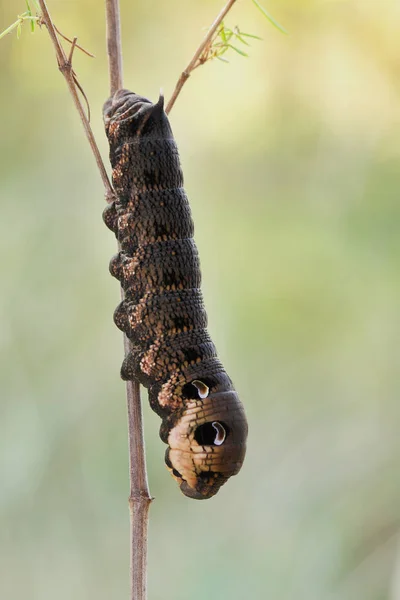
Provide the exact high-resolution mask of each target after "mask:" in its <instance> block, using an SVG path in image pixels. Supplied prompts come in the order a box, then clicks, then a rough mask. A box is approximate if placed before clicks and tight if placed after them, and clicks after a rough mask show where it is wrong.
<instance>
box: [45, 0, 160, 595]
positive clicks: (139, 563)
mask: <svg viewBox="0 0 400 600" xmlns="http://www.w3.org/2000/svg"><path fill="white" fill-rule="evenodd" d="M39 4H40V8H41V10H42V22H43V23H44V24H45V25H46V27H47V30H48V32H49V35H50V38H51V41H52V42H53V45H54V48H55V51H56V55H57V62H58V66H59V69H60V71H61V73H62V74H63V75H64V77H65V80H66V82H67V84H68V88H69V91H70V93H71V96H72V98H73V101H74V104H75V107H76V108H77V110H78V112H79V115H80V118H81V121H82V123H83V126H84V128H85V132H86V137H87V139H88V141H89V144H90V147H91V149H92V151H93V154H94V156H95V159H96V162H97V165H98V167H99V170H100V174H101V178H102V181H103V184H104V189H105V195H106V199H107V201H109V202H111V201H112V200H113V198H115V194H114V190H113V188H112V186H111V183H110V180H109V178H108V175H107V172H106V169H105V166H104V163H103V161H102V158H101V156H100V152H99V149H98V147H97V144H96V141H95V138H94V135H93V132H92V129H91V127H90V123H89V119H88V117H87V116H86V114H85V111H84V109H83V106H82V103H81V101H80V99H79V96H78V93H77V87H78V88H79V90H80V91H81V92H82V93H83V95H84V97H85V99H86V96H85V94H84V92H83V90H82V88H81V86H80V85H79V83H78V81H77V78H76V75H75V73H74V71H73V69H72V65H71V60H72V56H73V52H74V49H75V47H79V48H80V46H78V45H77V43H76V41H77V40H76V38H74V39H73V40H72V41H71V40H68V38H65V36H64V35H63V34H61V33H60V32H59V31H58V30H57V29H56V28H55V26H54V23H53V21H52V19H51V17H50V14H49V11H48V8H47V5H46V0H39ZM106 9H107V49H108V56H109V69H110V90H111V94H113V93H114V92H115V91H117V90H118V89H120V88H121V87H122V49H121V32H120V18H119V0H106ZM57 33H59V35H60V36H61V37H63V38H65V39H67V41H69V42H70V43H71V44H72V47H71V50H70V53H69V57H68V58H67V56H66V54H65V52H64V49H63V47H62V46H61V44H60V41H59V39H58V36H57ZM81 49H82V50H83V48H81ZM122 295H123V292H122ZM124 347H125V354H127V353H128V352H129V349H130V343H129V340H128V339H127V338H126V336H124ZM126 391H127V404H128V434H129V473H130V494H129V509H130V515H131V544H130V547H131V568H130V571H131V600H145V599H146V586H147V529H148V512H149V506H150V503H151V500H152V498H151V496H150V492H149V487H148V482H147V472H146V463H145V447H144V436H143V421H142V409H141V402H140V390H139V385H138V384H137V383H136V382H133V381H128V382H127V385H126Z"/></svg>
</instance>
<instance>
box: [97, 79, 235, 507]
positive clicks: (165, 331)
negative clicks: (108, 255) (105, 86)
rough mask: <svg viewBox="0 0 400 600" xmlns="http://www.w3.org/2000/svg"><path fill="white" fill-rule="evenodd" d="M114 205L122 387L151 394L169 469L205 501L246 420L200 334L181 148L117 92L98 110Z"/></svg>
mask: <svg viewBox="0 0 400 600" xmlns="http://www.w3.org/2000/svg"><path fill="white" fill-rule="evenodd" d="M103 114H104V123H105V128H106V134H107V138H108V141H109V144H110V160H111V165H112V168H113V172H112V177H113V185H114V189H115V192H116V194H117V200H116V201H115V202H113V203H112V204H110V205H109V206H107V208H106V209H105V211H104V215H103V216H104V221H105V223H106V225H107V226H108V227H109V228H110V229H111V230H112V231H113V232H114V233H115V235H116V237H117V239H118V241H119V244H120V252H119V253H118V254H117V255H116V256H114V258H113V259H112V260H111V263H110V271H111V274H112V275H113V276H114V277H116V278H117V279H118V280H119V281H120V282H121V285H122V287H123V289H124V292H125V297H124V300H123V301H122V302H121V304H120V305H119V306H118V307H117V309H116V311H115V313H114V321H115V324H116V325H117V327H119V329H121V330H122V331H124V332H125V334H126V335H127V337H128V338H129V339H130V343H131V352H130V353H129V354H128V356H127V357H126V358H125V361H124V363H123V365H122V369H121V376H122V378H123V379H125V380H138V381H139V382H140V383H141V384H143V385H144V386H146V387H147V388H148V389H149V399H150V404H151V407H152V409H153V410H154V411H155V412H156V413H158V414H159V415H160V416H161V417H162V424H161V429H160V437H161V439H162V440H163V441H164V442H165V443H166V444H168V449H167V451H166V455H165V461H166V464H167V467H168V469H169V470H170V471H171V473H172V475H173V477H174V478H175V479H176V480H177V481H178V483H179V484H180V488H181V490H182V492H183V493H184V494H185V495H186V496H189V497H190V498H196V499H203V498H210V497H211V496H213V495H214V494H216V493H217V491H218V490H219V488H220V487H221V485H222V484H223V483H225V481H226V480H227V479H228V478H229V477H231V476H232V475H236V473H238V471H239V469H240V467H241V466H242V463H243V459H244V455H245V446H246V438H247V421H246V417H245V414H244V410H243V407H242V404H241V402H240V400H239V398H238V396H237V394H236V392H235V390H234V387H233V384H232V381H231V380H230V378H229V377H228V375H227V374H226V372H225V370H224V368H223V366H222V364H221V363H220V362H219V360H218V358H217V353H216V349H215V346H214V344H213V343H212V341H211V339H210V337H209V334H208V332H207V330H206V326H207V315H206V312H205V309H204V305H203V298H202V294H201V291H200V289H199V287H200V279H201V275H200V268H199V259H198V255H197V249H196V245H195V243H194V241H193V221H192V218H191V213H190V207H189V203H188V200H187V197H186V194H185V191H184V189H183V187H182V186H183V175H182V170H181V167H180V161H179V155H178V149H177V146H176V143H175V140H174V137H173V134H172V131H171V127H170V124H169V121H168V118H167V115H166V114H165V112H164V101H163V98H162V97H160V99H159V101H158V102H157V104H152V103H151V102H150V101H149V100H147V99H146V98H143V97H142V96H138V95H137V94H134V93H132V92H129V91H128V90H119V91H118V92H117V93H116V94H115V95H114V96H113V97H111V98H110V99H109V100H107V102H106V103H105V105H104V111H103Z"/></svg>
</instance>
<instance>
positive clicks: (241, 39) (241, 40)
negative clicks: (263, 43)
mask: <svg viewBox="0 0 400 600" xmlns="http://www.w3.org/2000/svg"><path fill="white" fill-rule="evenodd" d="M235 37H236V38H237V39H238V40H239V41H240V42H242V44H244V45H245V46H250V44H249V42H246V40H244V39H243V38H242V34H241V33H235Z"/></svg>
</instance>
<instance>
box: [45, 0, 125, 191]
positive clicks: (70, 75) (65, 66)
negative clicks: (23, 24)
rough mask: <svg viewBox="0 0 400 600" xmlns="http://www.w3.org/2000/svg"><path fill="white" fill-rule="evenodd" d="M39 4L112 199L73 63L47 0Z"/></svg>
mask: <svg viewBox="0 0 400 600" xmlns="http://www.w3.org/2000/svg"><path fill="white" fill-rule="evenodd" d="M39 5H40V8H41V11H42V22H43V23H44V24H45V25H46V27H47V31H48V32H49V35H50V38H51V41H52V42H53V46H54V49H55V51H56V55H57V62H58V67H59V69H60V71H61V73H62V74H63V75H64V78H65V80H66V82H67V85H68V88H69V91H70V93H71V96H72V99H73V101H74V104H75V107H76V109H77V111H78V112H79V116H80V118H81V121H82V124H83V127H84V128H85V133H86V137H87V139H88V141H89V144H90V147H91V149H92V152H93V154H94V157H95V159H96V163H97V166H98V168H99V171H100V175H101V179H102V181H103V185H104V188H105V191H106V198H107V199H108V200H111V198H113V196H114V191H113V189H112V186H111V183H110V180H109V178H108V175H107V171H106V169H105V166H104V163H103V160H102V158H101V155H100V151H99V149H98V147H97V144H96V140H95V139H94V135H93V132H92V128H91V127H90V123H89V120H88V118H87V116H86V114H85V110H84V108H83V106H82V103H81V101H80V99H79V96H78V92H77V90H76V82H75V75H74V72H73V69H72V65H71V63H70V62H69V61H68V59H67V56H66V54H65V52H64V49H63V47H62V46H61V43H60V40H59V39H58V36H57V32H56V29H55V27H54V23H53V21H52V19H51V17H50V14H49V11H48V8H47V5H46V0H39Z"/></svg>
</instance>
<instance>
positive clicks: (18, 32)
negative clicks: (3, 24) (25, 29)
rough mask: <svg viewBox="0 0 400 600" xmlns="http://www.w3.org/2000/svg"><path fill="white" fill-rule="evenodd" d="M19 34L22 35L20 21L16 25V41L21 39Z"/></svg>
mask: <svg viewBox="0 0 400 600" xmlns="http://www.w3.org/2000/svg"><path fill="white" fill-rule="evenodd" d="M21 33H22V27H21V21H20V22H19V23H18V25H17V39H18V40H19V38H20V37H21Z"/></svg>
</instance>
